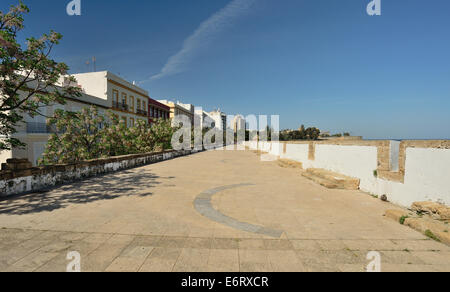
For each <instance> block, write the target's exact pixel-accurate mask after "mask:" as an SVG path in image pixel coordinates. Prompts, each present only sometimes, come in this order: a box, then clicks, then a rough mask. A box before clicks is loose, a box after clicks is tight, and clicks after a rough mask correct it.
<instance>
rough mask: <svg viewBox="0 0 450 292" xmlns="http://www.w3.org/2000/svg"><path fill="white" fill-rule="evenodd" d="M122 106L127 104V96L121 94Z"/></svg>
mask: <svg viewBox="0 0 450 292" xmlns="http://www.w3.org/2000/svg"><path fill="white" fill-rule="evenodd" d="M122 104H127V94H126V93H122Z"/></svg>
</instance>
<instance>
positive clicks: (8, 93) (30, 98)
mask: <svg viewBox="0 0 450 292" xmlns="http://www.w3.org/2000/svg"><path fill="white" fill-rule="evenodd" d="M27 13H29V8H28V7H27V6H26V5H25V4H23V3H22V2H21V1H20V2H19V4H18V5H16V6H11V8H10V10H9V11H8V12H6V13H5V12H1V11H0V62H1V63H0V151H2V150H10V149H12V148H14V147H23V146H24V143H22V142H21V141H20V140H19V139H17V138H15V137H13V135H14V134H15V133H16V132H17V130H16V128H17V126H18V125H19V124H20V123H21V122H23V120H24V117H25V115H29V116H31V117H34V116H36V115H40V113H39V108H40V107H45V106H48V105H51V104H57V103H58V104H64V103H65V97H70V96H79V95H80V94H81V90H80V88H78V87H76V86H71V84H73V82H74V81H75V80H74V79H73V78H72V77H67V79H66V82H65V84H64V85H63V84H61V86H58V82H59V80H60V79H61V77H62V76H66V75H67V72H68V67H67V65H66V64H64V63H57V62H56V61H54V60H53V59H51V58H50V57H49V56H50V53H51V52H52V49H53V48H54V46H55V45H57V44H58V43H59V42H60V40H61V38H62V35H61V34H59V33H56V32H54V31H51V32H50V33H49V34H44V35H42V36H41V37H40V38H34V37H30V38H27V45H26V48H22V46H21V45H20V44H19V42H18V40H17V38H18V34H19V33H20V32H22V30H23V29H24V15H25V14H27Z"/></svg>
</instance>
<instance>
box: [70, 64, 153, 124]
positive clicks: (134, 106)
mask: <svg viewBox="0 0 450 292" xmlns="http://www.w3.org/2000/svg"><path fill="white" fill-rule="evenodd" d="M73 76H74V77H75V78H76V79H77V81H78V84H80V85H81V87H82V89H83V91H84V92H85V93H87V94H90V95H93V96H97V97H99V98H101V99H105V100H107V101H108V106H109V107H110V108H111V109H112V111H113V112H114V113H115V114H117V115H118V117H119V118H120V119H122V120H123V121H125V123H126V124H127V126H129V127H132V126H134V124H135V123H136V121H138V120H142V121H145V122H146V123H148V120H149V116H148V104H149V101H150V97H149V94H148V91H146V90H144V89H142V88H140V87H138V86H136V85H135V84H132V83H130V82H128V81H126V80H124V79H122V78H121V77H119V76H117V75H115V74H113V73H111V72H108V71H103V72H90V73H82V74H74V75H73Z"/></svg>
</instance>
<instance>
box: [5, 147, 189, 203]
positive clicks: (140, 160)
mask: <svg viewBox="0 0 450 292" xmlns="http://www.w3.org/2000/svg"><path fill="white" fill-rule="evenodd" d="M196 152H198V151H196V150H192V151H191V150H185V151H165V152H160V153H147V154H136V155H125V156H118V157H111V158H105V159H96V160H91V161H85V162H80V163H75V164H65V165H52V166H45V167H31V165H30V163H29V162H27V161H26V160H25V161H24V160H20V159H10V160H8V163H6V164H4V165H2V171H0V197H6V196H11V195H18V194H23V193H29V192H35V191H39V190H43V189H47V188H50V187H54V186H57V185H62V184H66V183H70V182H74V181H78V180H82V179H86V178H89V177H94V176H97V175H101V174H106V173H111V172H115V171H119V170H124V169H129V168H134V167H138V166H143V165H148V164H152V163H157V162H161V161H164V160H168V159H173V158H176V157H180V156H185V155H189V154H193V153H196Z"/></svg>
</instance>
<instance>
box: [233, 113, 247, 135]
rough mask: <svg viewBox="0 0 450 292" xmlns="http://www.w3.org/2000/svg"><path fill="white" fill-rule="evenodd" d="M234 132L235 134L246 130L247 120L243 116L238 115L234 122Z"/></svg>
mask: <svg viewBox="0 0 450 292" xmlns="http://www.w3.org/2000/svg"><path fill="white" fill-rule="evenodd" d="M232 126H233V130H234V132H235V133H237V132H240V131H245V130H246V124H245V119H244V117H243V116H241V115H237V116H235V117H234V119H233V122H232Z"/></svg>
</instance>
